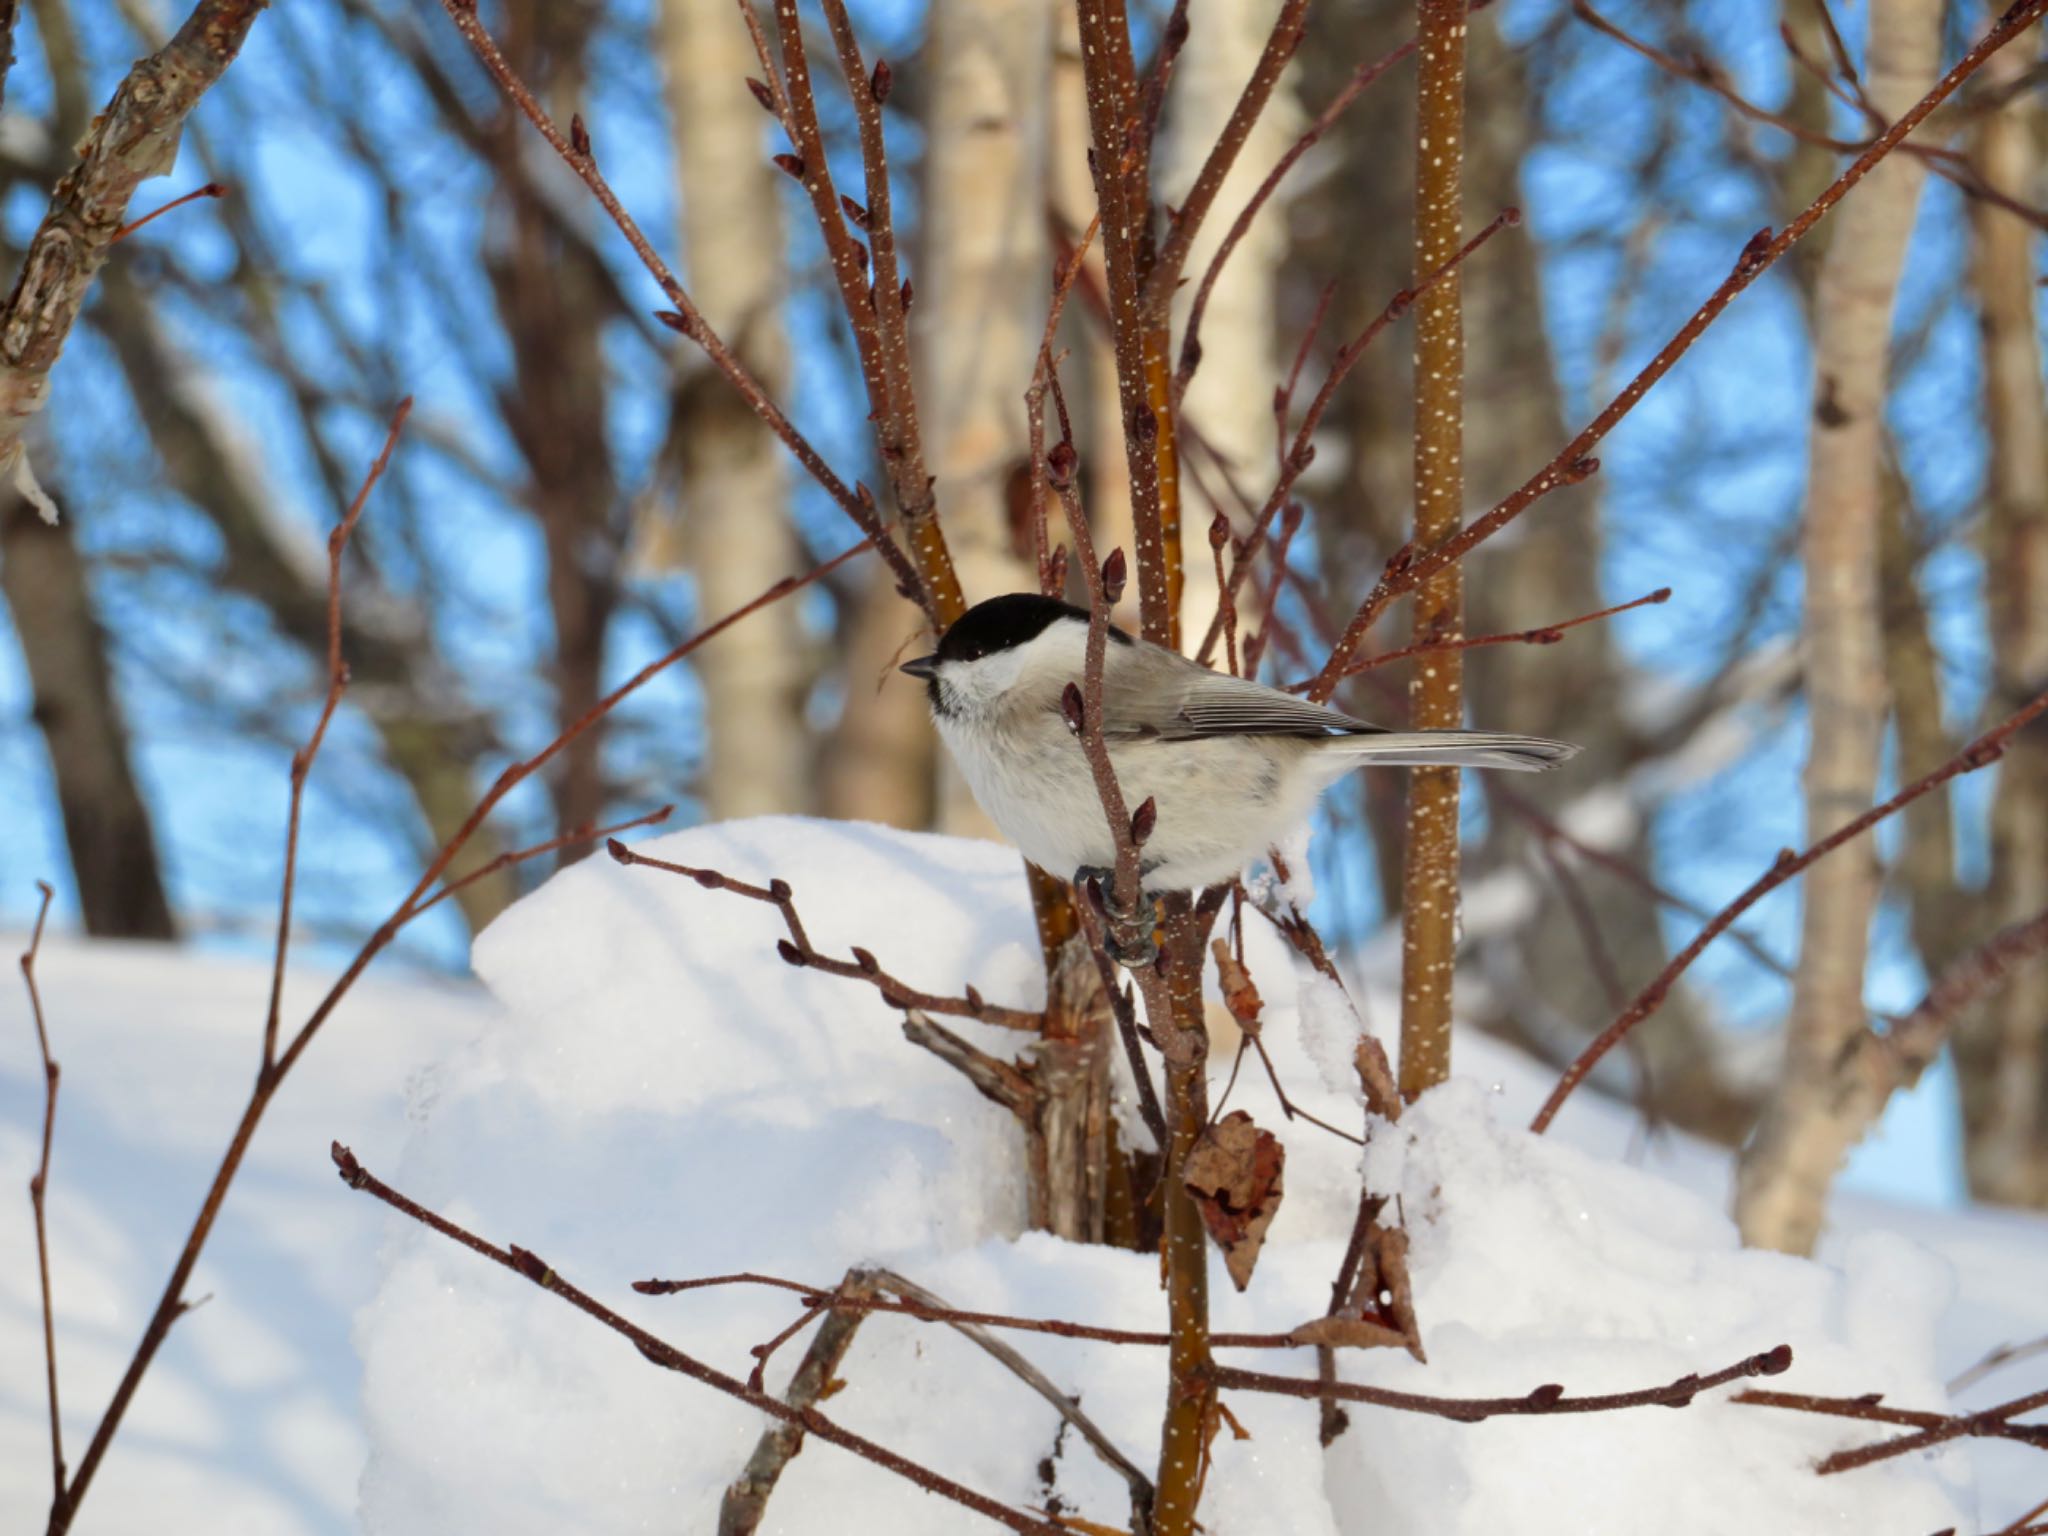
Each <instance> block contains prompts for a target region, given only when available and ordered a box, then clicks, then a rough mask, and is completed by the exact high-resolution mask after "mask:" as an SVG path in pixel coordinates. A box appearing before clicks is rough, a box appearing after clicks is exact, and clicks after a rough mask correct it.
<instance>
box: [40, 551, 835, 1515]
mask: <svg viewBox="0 0 2048 1536" xmlns="http://www.w3.org/2000/svg"><path fill="white" fill-rule="evenodd" d="M869 543H870V541H869V540H866V539H863V540H861V541H860V542H859V543H858V544H855V545H854V546H852V547H851V548H850V549H847V550H845V551H843V552H842V553H840V554H838V555H836V556H834V557H833V558H832V559H830V560H827V561H825V562H824V563H823V564H820V565H817V566H813V567H812V568H811V569H810V570H809V571H807V572H806V573H804V574H803V575H801V576H787V577H784V578H783V579H782V580H780V581H778V582H776V583H775V584H774V585H773V586H771V587H769V588H768V589H767V590H766V591H764V592H763V593H761V594H760V596H758V597H756V598H754V599H752V600H751V601H749V602H746V603H743V604H741V605H740V606H739V607H738V608H736V609H734V610H733V611H732V612H731V613H729V614H727V615H725V617H723V618H721V619H719V620H718V621H717V622H715V623H713V624H709V625H706V626H705V627H704V628H703V629H700V630H699V631H697V633H696V634H694V635H692V636H690V637H689V638H688V639H687V640H684V641H682V642H681V643H679V644H677V645H676V646H674V647H673V648H671V649H670V650H669V652H668V653H667V654H666V655H664V656H660V657H657V658H656V659H655V660H654V661H651V662H649V663H648V664H647V665H646V666H644V667H642V668H641V669H640V670H639V671H638V672H636V673H634V674H633V675H632V676H631V677H629V678H627V679H626V681H625V682H623V683H621V684H620V685H619V686H618V687H617V688H614V689H613V690H612V691H611V692H610V693H608V694H606V695H605V696H604V697H603V698H602V699H599V700H598V701H597V703H595V704H593V705H592V706H591V707H590V709H589V710H587V711H586V712H585V713H584V715H583V716H582V718H581V719H579V720H577V721H576V722H574V723H573V724H571V725H570V726H569V727H568V728H567V729H566V730H564V731H563V732H562V733H561V734H560V735H558V736H557V737H556V738H555V739H554V740H553V741H551V742H549V743H548V744H547V745H546V746H545V747H543V748H541V750H540V751H538V752H536V753H535V754H534V755H533V756H531V757H528V758H525V759H523V760H522V761H520V762H516V763H514V764H512V765H511V766H510V767H508V768H506V769H505V770H504V771H503V772H502V773H500V774H499V775H498V777H497V779H496V780H495V781H494V782H493V783H492V785H491V787H490V788H489V789H488V790H487V791H485V793H484V795H483V797H482V798H481V799H480V800H478V801H477V803H476V805H475V806H474V807H473V808H472V809H471V811H470V813H469V815H468V816H467V817H466V818H465V819H464V820H463V823H462V825H461V826H460V827H458V828H457V829H456V831H455V833H454V834H453V835H452V836H451V837H449V839H448V840H447V841H446V842H445V843H443V844H442V845H441V849H440V851H439V852H438V853H436V854H435V856H434V857H433V859H432V860H431V861H430V862H429V863H428V865H427V868H426V870H425V871H424V872H423V873H422V874H421V875H420V877H419V880H418V882H417V883H416V884H415V885H414V886H413V888H412V890H411V891H410V892H408V893H407V894H406V896H405V897H404V899H403V900H401V901H400V902H399V903H398V905H397V906H396V907H395V908H393V909H392V912H391V914H390V916H388V917H387V918H386V919H385V920H384V922H383V923H382V924H381V925H380V926H379V927H378V928H377V930H376V931H375V932H374V933H372V934H371V935H370V937H369V938H368V939H367V940H366V941H365V942H364V943H363V946H362V947H361V948H360V949H359V950H358V951H357V952H356V955H355V958H354V959H353V960H351V961H350V962H349V964H348V966H347V967H346V968H345V969H344V970H343V972H342V973H341V975H340V976H339V977H338V978H336V980H335V981H334V983H333V984H332V985H331V986H330V987H329V988H328V990H327V992H326V994H325V995H324V996H323V997H322V998H321V999H320V1001H319V1002H318V1003H317V1004H316V1005H315V1006H314V1008H313V1011H312V1013H311V1014H309V1015H308V1016H307V1018H306V1020H305V1022H304V1023H303V1024H301V1025H300V1027H299V1030H298V1032H297V1033H296V1034H295V1035H293V1036H292V1039H291V1043H290V1044H289V1045H287V1046H286V1047H285V1049H284V1051H283V1052H282V1053H281V1054H280V1055H279V1056H278V1057H277V1059H276V1060H275V1062H273V1063H272V1064H271V1065H269V1066H268V1067H266V1068H265V1069H264V1070H263V1071H262V1072H260V1073H259V1074H258V1075H257V1079H256V1083H255V1086H254V1087H253V1088H252V1089H251V1090H250V1094H249V1101H248V1103H247V1104H246V1105H245V1106H244V1107H243V1110H242V1116H241V1119H240V1120H239V1121H238V1122H237V1123H236V1125H235V1129H234V1133H233V1135H232V1136H231V1138H230V1140H229V1142H228V1148H227V1151H226V1152H224V1153H223V1154H222V1155H221V1160H220V1164H219V1166H218V1167H217V1168H216V1169H215V1171H214V1175H213V1181H212V1183H210V1184H209V1185H208V1186H207V1190H206V1194H205V1196H204V1198H203V1199H202V1200H201V1202H200V1207H199V1214H198V1215H197V1216H196V1217H194V1218H193V1222H192V1226H191V1228H190V1230H189V1231H188V1232H187V1233H186V1236H185V1242H184V1246H183V1247H182V1248H181V1249H180V1250H179V1252H178V1257H177V1259H176V1260H175V1261H174V1262H173V1264H172V1266H171V1272H170V1274H169V1275H168V1276H167V1277H166V1279H165V1281H164V1288H163V1292H162V1294H161V1295H160V1296H159V1298H158V1300H157V1304H156V1307H155V1309H154V1310H153V1311H152V1312H151V1314H150V1317H149V1321H148V1322H147V1323H146V1324H145V1325H144V1328H143V1333H142V1338H141V1340H140V1342H138V1343H137V1344H136V1346H135V1353H134V1354H133V1355H132V1356H131V1357H130V1359H129V1362H128V1365H127V1368H126V1369H125V1370H124V1371H123V1372H122V1375H121V1380H120V1382H119V1383H118V1384H117V1385H116V1387H115V1389H114V1395H113V1397H112V1399H111V1400H110V1401H109V1402H108V1404H107V1408H106V1411H105V1412H104V1413H103V1414H102V1415H101V1416H100V1421H99V1425H98V1427H97V1428H96V1429H95V1430H94V1432H93V1437H92V1441H91V1443H90V1444H88V1445H87V1447H86V1452H85V1456H84V1458H83V1459H82V1460H81V1461H80V1462H79V1465H78V1471H77V1473H76V1474H75V1475H74V1476H73V1478H72V1480H71V1486H70V1489H69V1490H68V1494H67V1497H66V1499H65V1500H63V1501H60V1507H59V1508H58V1509H56V1510H53V1512H52V1515H51V1520H50V1525H49V1536H60V1533H62V1532H64V1531H66V1530H68V1529H69V1528H70V1523H71V1518H72V1515H73V1513H74V1512H75V1511H76V1509H77V1507H78V1503H79V1501H80V1499H81V1498H82V1497H83V1496H84V1493H85V1490H86V1488H87V1487H88V1486H89V1485H90V1483H91V1481H92V1477H93V1473H94V1471H95V1470H96V1469H97V1467H98V1465H99V1463H100V1461H101V1460H102V1459H103V1458H104V1457H105V1455H106V1452H107V1448H108V1447H109V1446H110V1445H111V1444H112V1443H113V1439H114V1436H115V1434H116V1433H117V1432H118V1431H119V1429H120V1427H121V1422H122V1420H123V1418H124V1417H125V1415H126V1414H127V1411H128V1405H129V1403H130V1402H131V1401H132V1400H133V1399H134V1396H135V1392H136V1389H137V1388H138V1387H139V1386H141V1384H142V1379H143V1377H144V1376H145V1375H147V1374H148V1372H149V1367H150V1365H151V1363H152V1362H153V1361H154V1360H155V1359H156V1355H157V1351H158V1350H160V1349H161V1348H162V1347H163V1344H164V1340H165V1339H166V1338H167V1337H169V1335H170V1330H171V1327H172V1325H173V1324H174V1323H176V1322H177V1320H178V1319H179V1318H180V1317H182V1316H183V1315H184V1314H185V1312H186V1311H187V1310H189V1304H188V1303H187V1302H186V1301H185V1286H186V1285H187V1284H188V1283H189V1282H190V1280H191V1278H192V1272H193V1270H194V1269H195V1268H196V1267H197V1266H198V1263H199V1257H200V1255H201V1253H203V1252H204V1251H205V1248H206V1242H207V1239H208V1238H209V1237H210V1236H211V1235H212V1233H213V1227H214V1223H215V1222H216V1221H217V1220H218V1219H219V1217H220V1212H221V1208H222V1206H223V1204H224V1203H225V1202H226V1200H227V1194H228V1190H229V1189H230V1188H231V1187H232V1186H233V1184H234V1181H235V1177H236V1175H237V1174H238V1173H239V1172H240V1171H241V1166H242V1160H243V1158H245V1157H246V1156H247V1155H248V1151H249V1146H250V1143H251V1142H252V1141H253V1140H254V1138H255V1135H256V1129H257V1127H258V1126H259V1125H260V1124H261V1123H262V1121H263V1116H264V1113H265V1112H266V1111H267V1110H268V1109H269V1107H270V1103H271V1100H272V1099H273V1098H275V1097H276V1094H277V1091H278V1089H279V1088H280V1087H281V1086H282V1085H283V1083H284V1081H285V1079H286V1078H287V1077H288V1076H289V1075H290V1073H291V1070H292V1068H293V1067H294V1066H295V1065H297V1063H298V1061H299V1059H300V1058H301V1057H302V1056H303V1055H304V1054H305V1052H306V1051H307V1050H308V1049H309V1048H310V1047H311V1046H312V1043H313V1041H314V1039H315V1038H316V1037H317V1036H318V1034H319V1033H320V1030H321V1029H322V1027H323V1026H324V1025H325V1024H326V1023H327V1021H328V1020H329V1019H330V1018H332V1017H333V1015H334V1012H335V1010H336V1009H337V1008H339V1007H340V1006H341V1003H342V1000H343V999H344V998H346V997H347V996H348V994H349V992H350V991H351V990H352V989H353V988H354V986H355V984H356V981H357V980H358V979H359V978H360V977H361V976H362V974H363V972H364V971H365V970H367V969H368V968H369V966H370V964H371V962H372V961H374V960H375V959H376V958H377V956H378V955H380V954H382V953H383V952H384V951H385V950H386V949H387V948H389V947H390V945H391V943H392V942H393V940H395V939H396V938H397V936H398V935H399V933H400V932H401V931H402V930H403V929H404V928H405V927H406V926H407V925H408V924H409V923H410V922H411V921H412V920H413V919H414V918H416V917H418V916H419V914H420V912H421V911H422V910H424V908H425V905H426V903H427V900H428V897H429V894H430V893H431V892H432V891H433V890H434V889H435V887H436V886H437V885H438V884H439V883H440V882H441V880H442V877H443V876H444V875H445V874H446V873H447V871H448V868H449V866H450V865H451V864H453V863H454V862H455V860H456V859H457V858H459V857H460V856H461V854H462V851H463V849H464V848H466V847H467V846H468V845H469V842H470V840H471V839H472V838H473V837H474V836H475V835H476V833H477V831H478V829H480V828H481V827H482V826H483V824H484V822H485V820H486V819H487V818H488V817H489V816H490V814H491V812H492V811H494V810H496V809H497V807H498V805H499V804H500V803H501V802H502V801H503V800H504V798H505V797H506V796H507V795H509V794H511V793H512V791H513V790H515V789H517V788H518V787H519V786H520V785H521V784H524V783H525V782H526V781H527V780H528V779H530V778H532V777H533V775H534V774H536V773H538V772H540V770H541V769H543V768H544V767H546V766H547V764H548V763H549V762H550V761H552V760H553V759H554V758H555V756H556V755H557V754H559V753H560V752H561V751H562V750H563V749H564V748H565V747H567V746H568V745H569V743H570V742H571V741H573V740H574V739H575V738H576V737H578V736H580V735H581V734H582V733H583V732H585V731H588V730H590V729H591V728H592V727H594V726H595V725H596V724H597V723H598V722H599V721H600V720H602V719H603V718H604V717H605V716H606V715H608V714H610V713H611V711H612V710H613V709H615V708H617V707H618V705H619V704H620V703H622V702H623V701H624V700H625V699H627V698H629V697H631V696H632V695H633V694H634V693H635V692H637V691H638V690H639V689H640V688H642V687H643V686H645V685H646V684H647V683H648V682H649V681H650V680H652V679H653V678H655V677H657V676H659V675H660V674H661V673H662V672H664V671H666V670H667V669H668V668H669V667H671V666H673V665H675V664H676V663H677V662H679V661H681V660H682V659H683V658H685V657H686V656H688V655H690V654H691V653H692V652H694V651H695V650H696V649H697V648H698V647H699V646H701V645H703V644H705V643H706V642H707V641H709V640H711V639H712V638H713V637H715V636H717V635H719V634H722V633H723V632H724V631H726V630H727V629H730V628H731V627H732V626H733V625H735V624H737V623H739V622H740V621H741V620H743V619H745V618H747V617H748V616H749V615H751V614H754V613H757V612H759V611H760V610H761V609H763V608H765V607H767V606H769V605H770V604H771V603H776V602H780V601H782V600H783V599H784V598H787V597H789V596H790V595H791V594H792V593H795V592H798V591H801V590H802V589H803V588H805V587H807V586H809V585H810V584H811V583H812V582H814V581H817V580H819V579H821V578H822V577H824V576H826V575H828V574H830V573H831V572H832V571H834V570H836V569H838V568H839V567H840V566H842V565H844V564H845V563H846V562H847V561H849V560H851V559H853V558H854V557H855V556H857V555H859V554H862V553H864V552H865V551H866V550H867V549H868V547H869Z"/></svg>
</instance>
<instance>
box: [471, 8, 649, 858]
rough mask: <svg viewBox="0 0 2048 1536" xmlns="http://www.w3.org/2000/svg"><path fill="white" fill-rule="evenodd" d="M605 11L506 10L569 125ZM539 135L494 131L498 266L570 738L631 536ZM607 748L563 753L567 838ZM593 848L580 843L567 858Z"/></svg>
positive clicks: (589, 292) (593, 278)
mask: <svg viewBox="0 0 2048 1536" xmlns="http://www.w3.org/2000/svg"><path fill="white" fill-rule="evenodd" d="M597 14H598V13H597V11H596V9H595V8H593V7H588V6H581V5H560V4H553V3H549V0H512V3H510V4H508V5H507V6H506V7H505V23H504V30H503V47H504V50H505V56H506V58H507V59H508V60H509V61H510V62H511V65H512V68H513V69H514V70H515V71H517V72H518V74H519V75H520V76H521V77H522V78H524V79H525V80H526V81H527V83H528V84H529V85H531V86H532V87H533V89H534V93H535V94H536V95H537V96H538V97H539V98H540V100H541V101H542V102H543V103H544V104H546V105H547V106H548V108H549V110H550V111H551V112H552V113H553V115H554V116H555V118H556V119H557V120H558V121H563V122H566V121H568V119H569V116H570V114H571V113H572V112H575V111H577V110H578V109H579V108H580V107H581V106H582V105H583V102H582V99H581V98H582V91H583V85H584V81H585V74H584V51H585V49H586V48H587V47H588V46H589V42H590V36H589V34H590V29H591V28H592V27H593V26H594V25H595V24H596V20H597ZM528 132H529V130H528V129H527V127H526V124H525V123H524V122H523V121H522V120H521V119H520V117H519V114H518V113H517V112H515V111H513V110H512V109H511V108H510V107H509V106H508V107H505V108H503V109H501V110H500V112H499V113H498V116H497V119H496V121H495V123H494V124H493V125H492V128H491V130H490V132H489V134H488V135H487V145H488V149H487V153H488V155H489V158H490V160H491V163H492V164H493V165H494V166H496V167H497V168H498V171H499V174H498V175H497V176H496V177H495V181H496V184H497V187H498V189H499V192H500V195H501V202H500V205H499V207H500V217H501V218H502V219H503V221H504V227H503V238H502V239H501V240H500V241H498V242H497V243H496V249H494V250H492V251H491V252H490V254H489V258H488V260H487V265H488V268H489V271H490V275H491V279H492V285H493V287H494V288H495V290H496V293H497V300H498V311H499V314H500V316H501V317H502V318H503V320H504V324H505V331H506V335H507V337H508V338H509V339H510V341H511V344H512V358H513V375H514V377H513V384H512V387H511V389H510V390H509V391H508V392H507V393H506V395H505V397H504V399H503V400H502V402H501V404H502V407H503V410H504V412H505V420H506V424H507V426H509V427H510V429H511V431H512V436H513V439H514V441H516V442H517V443H518V445H519V450H520V454H521V456H522V457H523V458H524V459H525V460H526V465H527V471H528V475H529V477H530V478H529V483H528V486H527V501H528V505H529V506H530V508H531V509H532V512H533V515H534V517H535V519H536V520H537V521H538V522H539V524H540V530H541V537H542V540H543V542H544V543H545V545H546V548H547V557H548V569H547V595H548V610H549V613H550V615H551V616H552V618H553V620H554V630H555V656H554V665H553V672H554V683H555V722H554V723H555V728H556V729H557V730H558V731H559V730H566V729H567V728H568V727H569V726H570V725H571V724H573V723H574V722H575V721H577V720H580V719H581V718H582V717H583V716H584V715H586V714H588V713H589V712H590V710H591V708H592V707H593V706H594V705H595V704H596V703H597V700H598V698H599V697H600V695H601V693H602V688H603V679H604V655H605V639H606V635H607V632H608V631H609V629H610V626H611V617H612V612H613V610H614V608H615V607H616V605H617V597H618V580H619V569H620V553H621V543H622V539H621V530H620V529H619V527H618V526H617V523H616V517H617V514H618V512H619V497H618V491H617V484H616V481H615V480H614V478H613V474H612V462H611V454H610V452H609V448H608V442H609V439H608V436H607V426H608V424H607V422H606V420H605V382H606V374H605V363H604V352H603V347H602V341H603V332H604V322H605V321H606V319H607V318H608V317H609V315H610V310H609V308H608V306H607V304H606V302H605V297H606V283H605V280H604V277H603V274H602V273H601V272H600V271H598V270H597V269H596V266H595V262H594V260H593V259H592V258H591V256H590V255H589V253H588V252H587V251H586V250H584V249H583V248H582V247H580V246H576V245H572V244H570V243H569V242H567V241H565V240H564V239H563V238H562V237H561V234H560V231H559V230H558V228H557V223H558V221H557V220H556V219H555V218H554V216H553V215H552V214H551V213H550V211H549V209H548V208H547V207H546V205H545V203H544V201H543V199H542V194H541V192H540V190H539V188H538V187H537V186H536V185H535V182H534V179H533V178H531V177H529V176H525V175H522V174H520V172H519V171H518V169H517V167H518V164H519V161H520V157H521V156H522V155H524V154H525V153H527V151H528V149H529V148H530V146H529V145H528V144H527V142H526V135H527V133H528ZM603 747H604V731H603V728H602V725H600V726H599V728H598V729H595V730H589V731H585V732H584V733H583V734H582V735H580V736H578V737H577V738H576V739H575V740H574V741H572V742H571V743H570V744H569V745H568V746H567V747H566V748H565V749H564V750H563V752H562V754H561V757H560V759H559V762H560V768H559V770H558V771H557V772H556V773H555V775H554V776H553V777H552V778H551V779H550V780H549V783H548V788H549V792H550V794H551V795H552V796H553V798H554V803H555V822H556V826H557V828H558V829H559V830H560V831H562V832H567V831H569V830H570V829H572V828H575V827H580V826H586V825H590V824H593V823H595V822H596V821H597V820H598V818H599V815H600V814H601V813H602V811H603V810H604V800H605V789H604V777H603V771H602V754H603ZM586 852H588V849H587V848H572V849H570V850H568V851H566V852H564V853H563V854H562V856H561V857H562V859H563V861H564V862H567V861H569V860H572V859H575V858H579V857H581V856H582V855H583V854H584V853H586Z"/></svg>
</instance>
